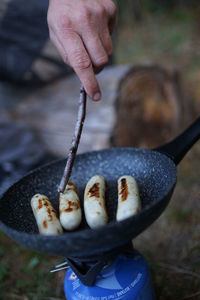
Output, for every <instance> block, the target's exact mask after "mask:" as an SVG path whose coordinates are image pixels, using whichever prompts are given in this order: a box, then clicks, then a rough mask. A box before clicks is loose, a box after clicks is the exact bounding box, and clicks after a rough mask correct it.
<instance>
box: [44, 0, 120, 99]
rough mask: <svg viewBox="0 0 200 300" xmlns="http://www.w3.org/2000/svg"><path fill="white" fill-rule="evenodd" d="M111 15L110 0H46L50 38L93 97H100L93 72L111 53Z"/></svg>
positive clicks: (112, 25)
mask: <svg viewBox="0 0 200 300" xmlns="http://www.w3.org/2000/svg"><path fill="white" fill-rule="evenodd" d="M115 18H116V7H115V4H114V2H113V1H112V0H50V4H49V9H48V18H47V20H48V25H49V33H50V38H51V40H52V41H53V43H54V44H55V45H56V47H57V49H58V51H59V53H60V55H61V56H62V58H63V60H64V62H65V63H67V64H68V65H70V66H71V67H72V68H73V69H74V71H75V72H76V74H77V75H78V77H79V78H80V80H81V82H82V84H83V85H84V87H85V90H86V92H87V94H88V95H89V96H90V98H92V99H93V100H99V99H100V97H101V92H100V88H99V85H98V82H97V79H96V77H95V73H97V72H99V71H100V70H102V69H103V67H104V66H105V65H106V64H107V63H108V56H109V55H111V53H112V41H111V36H110V34H111V33H112V31H113V29H114V26H115Z"/></svg>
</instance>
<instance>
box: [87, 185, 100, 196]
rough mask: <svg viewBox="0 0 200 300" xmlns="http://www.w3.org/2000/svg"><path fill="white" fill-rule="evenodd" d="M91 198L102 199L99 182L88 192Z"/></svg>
mask: <svg viewBox="0 0 200 300" xmlns="http://www.w3.org/2000/svg"><path fill="white" fill-rule="evenodd" d="M88 195H89V197H97V198H99V197H100V188H99V182H96V183H95V184H93V186H92V187H91V188H90V189H89V191H88Z"/></svg>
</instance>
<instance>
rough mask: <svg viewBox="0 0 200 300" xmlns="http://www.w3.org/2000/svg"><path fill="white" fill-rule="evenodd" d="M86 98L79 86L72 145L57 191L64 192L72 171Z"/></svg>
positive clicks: (83, 118)
mask: <svg viewBox="0 0 200 300" xmlns="http://www.w3.org/2000/svg"><path fill="white" fill-rule="evenodd" d="M86 99H87V94H86V92H85V89H84V87H83V86H81V89H80V100H79V110H78V117H77V122H76V126H75V131H74V136H73V139H72V145H71V148H70V150H69V154H68V157H67V163H66V166H65V169H64V173H63V176H62V178H61V181H60V185H59V187H58V192H59V193H60V192H62V193H63V192H64V190H65V187H66V185H67V183H68V180H69V178H70V175H71V172H72V167H73V163H74V159H75V157H76V152H77V149H78V145H79V141H80V137H81V132H82V128H83V123H84V120H85V111H86Z"/></svg>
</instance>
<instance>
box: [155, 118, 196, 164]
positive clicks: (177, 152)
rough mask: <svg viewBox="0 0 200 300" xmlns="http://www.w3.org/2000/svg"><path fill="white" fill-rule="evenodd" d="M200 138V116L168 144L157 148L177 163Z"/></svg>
mask: <svg viewBox="0 0 200 300" xmlns="http://www.w3.org/2000/svg"><path fill="white" fill-rule="evenodd" d="M199 138H200V117H199V118H198V119H197V120H196V121H194V122H193V123H192V124H191V125H190V126H189V127H188V128H187V129H186V130H185V131H184V132H183V133H182V134H180V135H179V136H177V137H176V138H175V139H174V140H172V141H171V142H169V143H168V144H166V145H164V146H161V147H159V148H156V149H155V150H156V151H159V152H161V153H163V154H165V155H167V156H168V157H170V158H171V159H172V160H173V161H174V163H175V164H176V165H178V163H179V162H180V161H181V160H182V159H183V157H184V156H185V154H186V153H187V152H188V150H189V149H190V148H191V147H192V146H193V145H194V143H195V142H196V141H197V140H198V139H199Z"/></svg>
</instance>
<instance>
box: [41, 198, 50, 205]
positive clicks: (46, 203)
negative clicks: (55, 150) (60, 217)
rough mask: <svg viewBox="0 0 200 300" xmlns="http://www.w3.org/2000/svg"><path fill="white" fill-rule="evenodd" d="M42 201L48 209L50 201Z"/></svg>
mask: <svg viewBox="0 0 200 300" xmlns="http://www.w3.org/2000/svg"><path fill="white" fill-rule="evenodd" d="M42 200H43V201H44V203H43V204H44V206H46V207H48V206H49V203H48V201H47V200H46V199H44V198H43V199H42Z"/></svg>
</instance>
